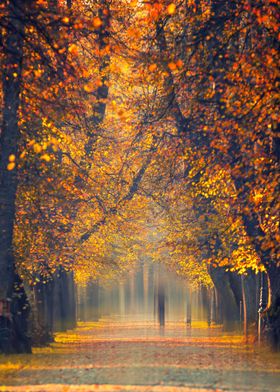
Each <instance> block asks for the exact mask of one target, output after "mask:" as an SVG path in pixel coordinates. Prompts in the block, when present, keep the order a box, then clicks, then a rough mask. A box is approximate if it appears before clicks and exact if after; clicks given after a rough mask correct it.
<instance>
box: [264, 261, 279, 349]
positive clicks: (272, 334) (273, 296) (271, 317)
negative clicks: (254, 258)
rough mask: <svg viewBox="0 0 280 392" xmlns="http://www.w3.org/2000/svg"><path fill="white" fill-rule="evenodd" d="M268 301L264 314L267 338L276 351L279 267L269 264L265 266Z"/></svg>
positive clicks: (277, 343) (277, 340)
mask: <svg viewBox="0 0 280 392" xmlns="http://www.w3.org/2000/svg"><path fill="white" fill-rule="evenodd" d="M267 275H268V290H269V298H268V300H269V303H268V308H267V310H266V311H265V312H264V315H265V316H266V335H267V339H268V341H269V343H270V345H271V346H272V348H273V349H274V350H276V351H280V268H279V267H277V266H275V265H274V264H271V265H270V266H269V267H268V268H267Z"/></svg>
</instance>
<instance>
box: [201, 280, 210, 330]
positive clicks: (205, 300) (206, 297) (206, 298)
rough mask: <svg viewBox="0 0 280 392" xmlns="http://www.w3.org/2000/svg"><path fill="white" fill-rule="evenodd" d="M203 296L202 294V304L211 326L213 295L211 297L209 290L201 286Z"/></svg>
mask: <svg viewBox="0 0 280 392" xmlns="http://www.w3.org/2000/svg"><path fill="white" fill-rule="evenodd" d="M201 296H202V305H203V308H204V311H206V319H207V323H208V325H209V326H210V325H211V297H210V292H209V290H208V289H207V288H206V287H204V286H202V287H201Z"/></svg>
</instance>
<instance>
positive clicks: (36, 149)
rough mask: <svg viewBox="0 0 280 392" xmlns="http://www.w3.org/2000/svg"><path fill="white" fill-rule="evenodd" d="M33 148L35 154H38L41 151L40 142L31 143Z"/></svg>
mask: <svg viewBox="0 0 280 392" xmlns="http://www.w3.org/2000/svg"><path fill="white" fill-rule="evenodd" d="M33 150H34V152H36V154H39V153H40V152H41V151H42V147H41V146H40V144H38V143H35V144H34V145H33Z"/></svg>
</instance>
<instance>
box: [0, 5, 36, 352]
mask: <svg viewBox="0 0 280 392" xmlns="http://www.w3.org/2000/svg"><path fill="white" fill-rule="evenodd" d="M28 3H30V2H28V1H19V0H10V1H9V2H8V3H7V4H6V6H5V7H6V10H7V28H6V34H5V36H3V46H4V48H3V49H4V50H3V51H4V67H3V79H2V86H3V123H2V130H1V136H0V148H1V156H0V271H1V274H0V351H3V352H24V351H26V352H30V350H31V348H30V342H29V339H28V337H27V312H26V310H27V308H29V305H28V300H27V296H26V294H25V291H24V286H23V284H22V282H21V281H20V279H19V277H18V276H17V274H16V272H15V259H14V251H13V232H14V221H15V212H16V206H15V203H16V192H17V186H18V178H17V174H18V171H17V159H18V147H19V142H20V132H19V126H18V121H19V116H18V111H19V106H20V91H21V78H22V61H23V45H24V19H25V8H26V6H27V4H28Z"/></svg>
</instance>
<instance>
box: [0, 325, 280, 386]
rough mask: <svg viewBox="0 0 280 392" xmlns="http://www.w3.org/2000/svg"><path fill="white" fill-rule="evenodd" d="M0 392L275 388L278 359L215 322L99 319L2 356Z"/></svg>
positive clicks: (278, 380)
mask: <svg viewBox="0 0 280 392" xmlns="http://www.w3.org/2000/svg"><path fill="white" fill-rule="evenodd" d="M0 391H2V392H3V391H5V392H6V391H10V392H13V391H24V392H28V391H34V392H35V391H36V392H38V391H40V392H41V391H54V392H70V391H71V392H72V391H89V392H90V391H100V392H101V391H118V392H120V391H137V392H172V391H173V392H195V391H199V392H206V391H252V392H253V391H254V392H255V391H269V392H271V391H273V392H276V391H280V358H279V356H278V355H277V354H272V353H269V352H267V351H264V350H260V349H258V348H257V347H256V346H255V345H253V344H246V343H245V342H244V339H243V337H241V336H236V335H230V334H227V335H225V334H223V333H222V332H221V330H220V329H219V328H205V327H204V328H201V326H200V327H192V328H189V327H188V328H186V327H185V326H184V325H183V324H178V323H177V324H172V323H169V324H167V326H166V327H165V328H164V329H160V328H159V327H158V326H157V325H155V324H153V323H145V324H144V323H140V322H136V323H129V322H126V323H121V322H113V321H112V320H111V321H109V320H108V321H106V320H102V321H100V322H97V323H80V324H79V326H78V328H77V329H76V330H74V331H69V332H67V333H59V334H57V335H56V340H55V343H53V344H51V345H50V346H49V347H45V348H35V349H34V353H33V355H14V356H0Z"/></svg>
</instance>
